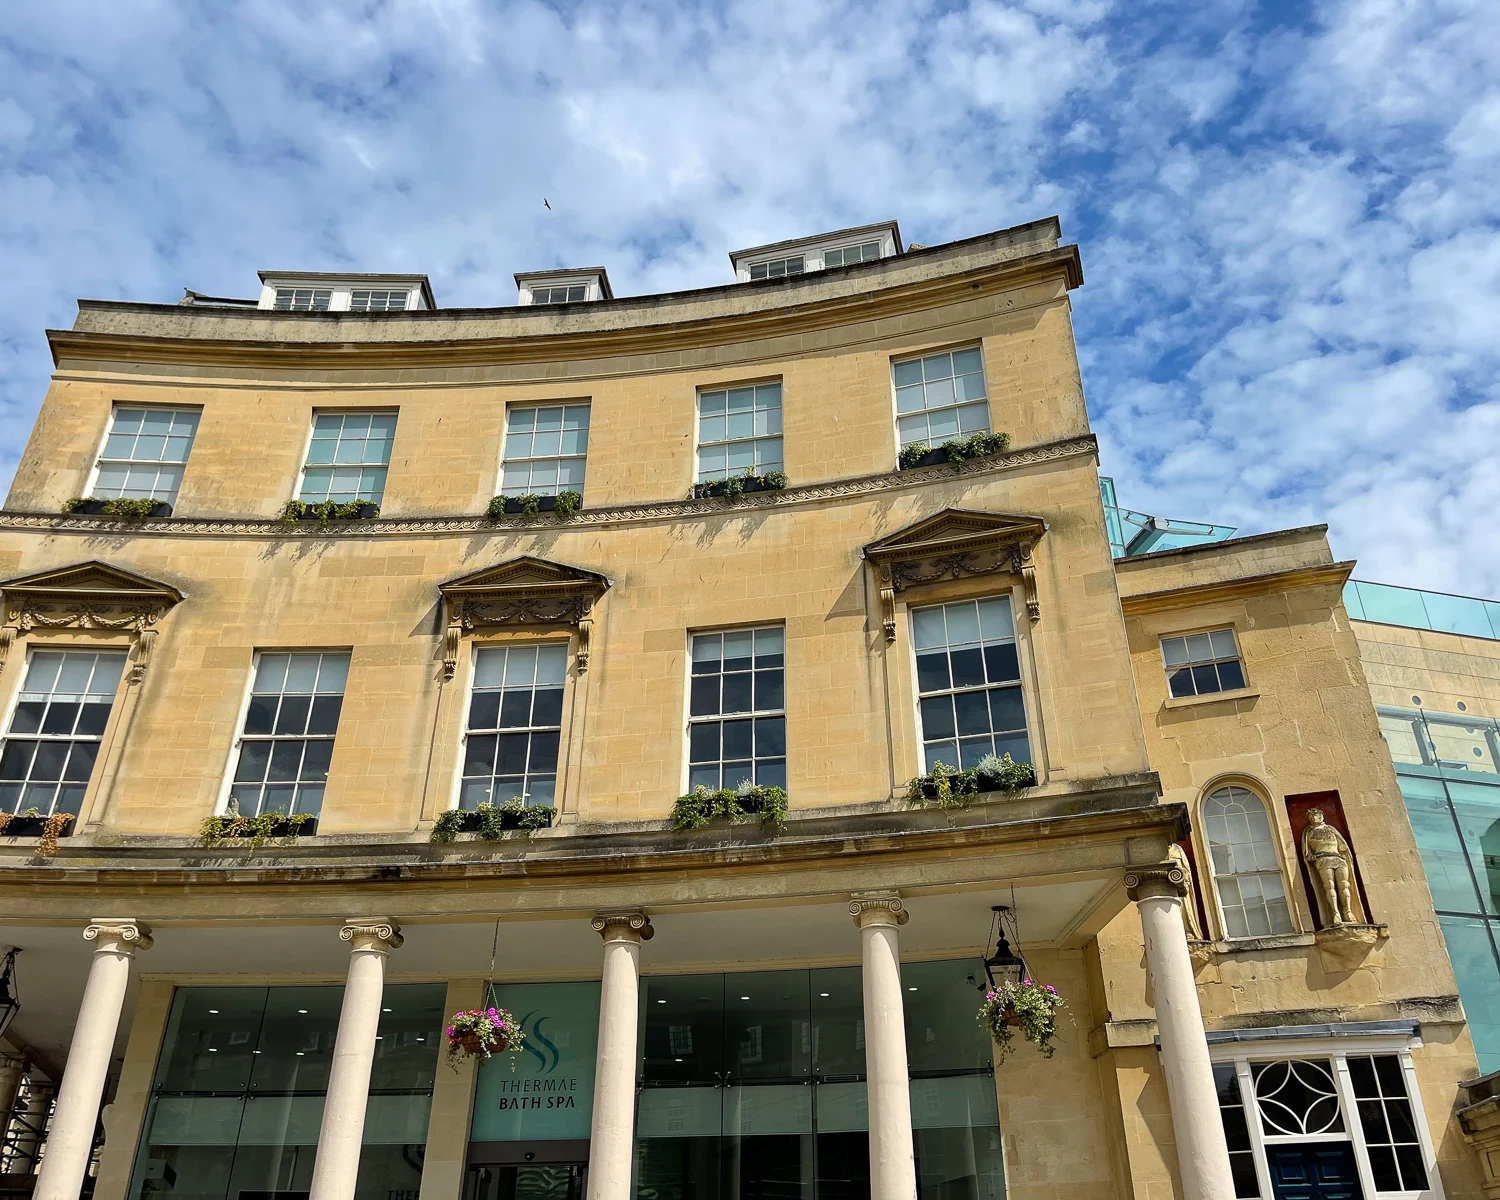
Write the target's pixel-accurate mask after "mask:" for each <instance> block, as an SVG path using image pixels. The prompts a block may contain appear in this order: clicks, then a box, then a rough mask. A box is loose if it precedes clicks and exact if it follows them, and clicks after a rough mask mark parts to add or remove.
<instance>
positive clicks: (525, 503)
mask: <svg viewBox="0 0 1500 1200" xmlns="http://www.w3.org/2000/svg"><path fill="white" fill-rule="evenodd" d="M516 503H517V504H518V505H520V509H521V515H522V516H524V517H534V516H536V515H537V513H539V512H541V511H542V498H541V497H540V496H538V495H537V494H536V493H535V492H527V493H526V495H524V496H517V497H516Z"/></svg>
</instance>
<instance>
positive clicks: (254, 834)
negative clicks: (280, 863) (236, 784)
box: [198, 812, 313, 850]
mask: <svg viewBox="0 0 1500 1200" xmlns="http://www.w3.org/2000/svg"><path fill="white" fill-rule="evenodd" d="M312 819H313V814H312V813H292V814H291V815H290V816H288V815H287V814H286V813H279V812H265V813H261V814H260V815H259V816H257V817H244V816H241V815H240V814H239V813H223V814H222V815H219V816H214V817H204V818H203V824H202V825H200V826H199V827H198V839H199V841H201V842H202V843H203V844H204V845H205V846H209V847H212V846H217V845H218V844H219V843H220V842H224V841H228V840H229V839H231V838H249V839H250V849H252V850H258V849H260V847H261V846H262V845H263V844H264V843H265V841H266V839H267V838H270V837H275V836H277V834H276V829H277V827H278V826H279V825H281V824H283V823H285V825H286V827H287V833H286V835H285V836H287V837H295V836H296V835H297V831H298V830H300V829H301V828H302V826H304V825H306V824H307V823H308V822H309V821H311V820H312Z"/></svg>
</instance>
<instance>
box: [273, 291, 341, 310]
mask: <svg viewBox="0 0 1500 1200" xmlns="http://www.w3.org/2000/svg"><path fill="white" fill-rule="evenodd" d="M332 302H333V291H332V289H330V288H277V289H276V303H275V307H276V308H278V309H280V310H281V311H282V312H324V311H326V310H327V309H328V307H329V305H330V304H332Z"/></svg>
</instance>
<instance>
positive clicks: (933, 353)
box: [886, 341, 995, 458]
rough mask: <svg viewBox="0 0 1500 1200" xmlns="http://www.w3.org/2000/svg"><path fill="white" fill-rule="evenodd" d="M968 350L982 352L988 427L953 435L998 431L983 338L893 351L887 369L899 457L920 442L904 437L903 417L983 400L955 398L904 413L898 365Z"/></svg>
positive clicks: (935, 443) (932, 443)
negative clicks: (902, 431) (937, 405)
mask: <svg viewBox="0 0 1500 1200" xmlns="http://www.w3.org/2000/svg"><path fill="white" fill-rule="evenodd" d="M965 350H974V351H977V352H978V354H979V377H980V378H981V379H982V380H984V399H983V401H982V403H983V404H984V428H983V429H975V430H970V431H969V432H968V433H965V432H964V431H962V430H960V431H959V432H957V433H955V434H953V439H954V440H958V439H962V438H966V437H969V436H970V435H971V434H974V433H994V432H995V410H994V407H993V406H992V405H991V403H990V401H991V400H992V399H993V397H992V396H991V395H990V369H989V364H988V363H987V362H986V361H985V357H984V343H983V342H982V341H979V342H963V343H960V344H959V345H956V346H932V347H929V348H928V349H926V350H921V351H917V352H915V353H912V354H893V355H891V356H890V358H889V359H888V360H887V363H888V366H887V368H886V371H887V374H888V376H889V378H890V387H891V425H892V427H893V428H894V430H895V433H896V455H897V457H898V458H899V457H900V454H901V451H902V450H904V449H905V448H906V446H907V445H913V446H914V445H916V444H917V443H916V442H910V443H903V442H902V441H901V418H902V417H912V416H916V415H917V414H918V413H931V412H942V411H943V410H945V409H950V408H951V409H953V410H955V411H956V410H958V409H960V408H968V407H972V406H973V405H975V404H978V403H981V401H977V400H955V402H954V403H953V404H951V405H946V404H945V405H943V406H941V407H940V408H937V409H930V408H920V409H916V410H914V411H912V412H909V413H903V412H902V411H901V405H900V402H899V400H898V398H897V394H896V368H897V367H898V366H900V365H903V364H905V363H909V362H916V363H920V362H923V361H924V360H926V359H929V358H936V357H937V356H938V355H940V354H947V355H950V356H951V355H954V354H960V353H962V352H963V351H965ZM951 378H955V379H956V378H957V376H951ZM955 395H956V393H955ZM943 440H948V439H943ZM925 444H926V445H928V446H931V447H933V448H934V449H935V448H936V447H938V446H940V445H941V444H942V441H938V440H930V441H927V442H926V443H925Z"/></svg>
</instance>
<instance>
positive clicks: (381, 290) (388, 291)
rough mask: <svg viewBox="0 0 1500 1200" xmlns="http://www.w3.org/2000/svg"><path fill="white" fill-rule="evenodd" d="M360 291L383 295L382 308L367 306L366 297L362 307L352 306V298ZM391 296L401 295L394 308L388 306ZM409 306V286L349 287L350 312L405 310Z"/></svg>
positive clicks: (369, 295)
mask: <svg viewBox="0 0 1500 1200" xmlns="http://www.w3.org/2000/svg"><path fill="white" fill-rule="evenodd" d="M361 292H363V293H364V294H365V296H366V297H371V296H376V295H380V296H384V297H386V299H387V304H386V305H385V306H384V307H382V308H370V307H368V304H369V300H368V299H367V300H366V302H365V303H366V307H364V308H355V307H354V299H355V297H356V296H358V295H359V294H360V293H361ZM392 296H400V297H401V304H400V305H399V306H398V307H396V308H392V307H391V306H390V304H389V303H388V301H389V299H390V298H391V297H392ZM410 307H411V289H410V288H403V287H375V286H370V287H353V288H350V289H349V311H350V312H376V313H386V312H405V311H406V310H407V309H409V308H410ZM329 311H330V312H331V311H332V309H330V310H329Z"/></svg>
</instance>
